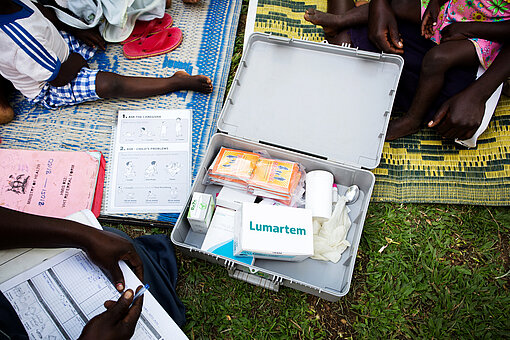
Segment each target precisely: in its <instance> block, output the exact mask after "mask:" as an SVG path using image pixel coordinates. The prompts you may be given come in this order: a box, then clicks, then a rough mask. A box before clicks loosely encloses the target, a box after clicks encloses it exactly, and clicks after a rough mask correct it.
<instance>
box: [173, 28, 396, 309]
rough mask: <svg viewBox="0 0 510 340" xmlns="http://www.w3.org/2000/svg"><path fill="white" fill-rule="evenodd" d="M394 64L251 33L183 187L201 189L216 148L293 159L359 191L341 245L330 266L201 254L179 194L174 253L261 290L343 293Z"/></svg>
mask: <svg viewBox="0 0 510 340" xmlns="http://www.w3.org/2000/svg"><path fill="white" fill-rule="evenodd" d="M402 66H403V60H402V58H401V57H400V56H397V55H389V54H384V53H383V54H378V53H371V52H365V51H361V50H358V49H354V48H350V47H340V46H332V45H329V44H323V43H315V42H308V41H302V40H294V39H288V38H282V37H277V36H272V35H267V34H261V33H255V34H252V35H251V36H250V38H249V40H248V45H247V48H246V49H245V53H244V55H243V58H242V59H241V62H240V64H239V68H238V70H237V73H236V76H235V78H234V81H233V83H232V87H231V89H230V92H229V94H228V97H227V99H226V102H225V105H224V107H223V110H222V112H221V115H220V117H219V119H218V130H219V132H218V133H216V134H215V135H214V136H213V137H212V138H211V141H210V144H209V146H208V149H207V152H206V155H205V157H204V159H203V162H202V164H201V167H200V170H199V172H198V175H197V177H196V179H195V183H194V185H193V188H192V192H195V191H199V192H204V191H206V189H207V190H210V189H211V188H206V186H205V185H204V184H202V180H203V178H204V176H205V175H206V173H207V169H208V168H209V166H210V165H211V163H212V162H213V160H214V158H215V156H216V154H217V153H218V151H219V150H220V148H221V147H222V146H224V147H228V148H234V149H241V150H247V151H259V150H264V151H266V152H268V153H269V154H270V156H271V157H273V158H279V159H285V160H290V161H295V162H299V163H301V164H302V165H303V166H304V167H305V168H306V171H311V170H327V171H330V172H331V173H332V174H333V175H334V177H335V183H337V185H338V192H339V193H340V194H343V193H344V192H345V190H346V189H347V187H348V186H350V185H353V184H356V185H358V186H359V187H360V189H361V193H360V197H359V199H358V200H357V201H356V203H355V204H353V205H351V206H350V208H351V212H350V214H349V215H350V217H351V220H352V222H353V223H352V226H351V228H350V231H349V233H348V235H347V240H348V241H349V242H350V243H351V246H350V247H349V248H347V250H346V251H345V252H344V253H343V254H342V257H341V259H340V261H339V262H338V263H331V262H324V261H318V260H313V259H307V260H305V261H303V262H296V263H290V262H284V261H275V260H262V259H256V260H255V262H254V264H253V265H252V266H247V265H246V264H242V263H240V262H237V261H234V260H232V259H229V258H225V257H222V256H218V255H214V254H211V253H209V252H206V251H203V250H201V249H200V246H201V244H202V242H203V239H204V236H205V235H204V234H198V233H194V232H193V231H192V230H191V228H190V225H189V223H188V221H187V220H186V213H187V211H188V208H189V201H188V204H187V206H186V207H185V210H184V211H183V213H182V214H181V216H180V218H179V219H178V220H177V223H176V225H175V227H174V229H173V231H172V234H171V239H172V242H173V243H174V244H176V245H177V246H178V247H180V249H181V250H182V251H183V252H184V253H187V254H189V255H191V256H193V257H197V258H201V259H205V260H207V261H210V262H213V263H218V264H220V265H223V266H225V267H226V268H227V270H228V272H229V275H230V276H232V277H234V278H236V279H240V280H244V281H246V282H249V283H252V284H255V285H259V286H262V287H265V288H267V289H272V290H278V288H279V286H281V285H283V286H287V287H291V288H295V289H298V290H301V291H304V292H307V293H311V294H314V295H317V296H319V297H321V298H324V299H326V300H330V301H336V300H338V299H339V298H340V297H342V296H344V295H345V294H347V292H348V291H349V287H350V285H351V278H352V274H353V270H354V263H355V260H356V254H357V251H358V246H359V242H360V238H361V233H362V230H363V223H364V221H365V216H366V213H367V210H368V205H369V202H370V196H371V194H372V190H373V187H374V183H375V176H374V175H373V174H372V172H370V171H369V170H368V169H374V168H376V167H377V166H378V164H379V161H380V158H381V152H382V148H383V144H384V138H385V135H386V129H387V126H388V122H389V118H390V112H391V109H392V105H393V100H394V96H395V92H396V90H397V85H398V81H399V78H400V73H401V71H402ZM190 197H191V195H190Z"/></svg>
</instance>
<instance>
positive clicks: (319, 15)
mask: <svg viewBox="0 0 510 340" xmlns="http://www.w3.org/2000/svg"><path fill="white" fill-rule="evenodd" d="M391 6H392V8H393V11H394V12H395V16H396V17H397V18H399V19H402V20H406V21H410V22H414V23H417V24H420V22H421V20H420V4H419V2H418V1H416V0H393V1H392V2H391ZM305 20H307V21H309V22H311V23H312V24H315V25H320V26H322V28H323V29H324V33H325V35H326V39H327V40H328V42H329V43H331V44H336V45H340V44H341V43H345V42H346V43H350V42H351V41H350V36H349V32H348V31H347V29H349V28H351V27H353V26H360V25H366V24H367V23H368V6H366V5H361V6H359V7H354V2H353V0H328V13H324V12H321V11H318V10H315V9H313V8H311V9H308V10H307V11H306V13H305Z"/></svg>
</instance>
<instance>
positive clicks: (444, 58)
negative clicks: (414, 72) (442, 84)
mask: <svg viewBox="0 0 510 340" xmlns="http://www.w3.org/2000/svg"><path fill="white" fill-rule="evenodd" d="M450 66H451V65H450V59H449V57H448V54H447V53H446V51H444V50H443V49H441V48H439V45H438V46H435V47H433V48H432V49H430V50H429V51H428V52H427V53H426V54H425V57H423V62H422V64H421V72H422V74H426V75H435V74H444V73H445V72H446V71H447V70H448V69H449V68H450Z"/></svg>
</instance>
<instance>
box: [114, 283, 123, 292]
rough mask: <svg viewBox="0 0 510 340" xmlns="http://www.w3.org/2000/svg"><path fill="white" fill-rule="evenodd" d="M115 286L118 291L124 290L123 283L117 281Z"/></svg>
mask: <svg viewBox="0 0 510 340" xmlns="http://www.w3.org/2000/svg"><path fill="white" fill-rule="evenodd" d="M115 287H117V290H118V291H120V292H121V291H123V290H124V285H123V284H122V282H119V283H117V284H116V285H115Z"/></svg>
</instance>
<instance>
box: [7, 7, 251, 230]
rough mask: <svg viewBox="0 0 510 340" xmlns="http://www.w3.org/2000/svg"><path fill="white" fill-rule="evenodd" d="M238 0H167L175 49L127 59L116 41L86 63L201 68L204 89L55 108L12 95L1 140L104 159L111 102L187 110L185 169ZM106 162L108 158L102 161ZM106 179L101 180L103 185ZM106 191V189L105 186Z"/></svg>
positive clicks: (211, 119) (128, 70) (223, 59)
mask: <svg viewBox="0 0 510 340" xmlns="http://www.w3.org/2000/svg"><path fill="white" fill-rule="evenodd" d="M241 4H242V0H229V1H225V0H201V1H200V2H199V3H198V4H196V5H184V4H183V3H182V1H173V3H172V8H171V10H170V11H169V13H170V15H171V16H172V17H173V19H174V26H177V27H179V28H180V29H181V30H182V31H183V36H184V38H183V42H182V44H181V46H179V47H178V48H177V49H176V50H174V51H172V52H170V53H168V54H165V55H162V56H157V57H152V58H146V59H140V60H128V59H126V58H125V57H124V56H123V55H122V46H120V45H117V44H109V45H108V47H107V51H106V53H103V52H99V53H98V54H97V55H96V56H95V57H94V58H93V60H92V62H91V63H90V65H91V67H92V68H98V69H101V70H104V71H113V72H117V73H120V74H123V75H132V76H156V77H163V76H171V75H172V74H173V73H174V72H176V71H178V70H184V71H186V72H188V73H190V74H204V75H207V76H209V77H210V78H211V79H212V81H213V85H214V91H213V93H212V94H210V95H204V94H200V93H196V92H175V93H172V94H168V95H163V96H157V97H153V98H148V99H143V100H140V99H138V100H124V99H123V100H102V101H97V102H89V103H85V104H80V105H77V106H72V107H65V108H60V109H58V110H46V109H44V108H42V107H33V106H32V105H29V104H28V103H27V102H26V101H25V100H23V98H22V96H21V95H19V94H17V95H15V96H14V98H13V105H14V109H15V112H16V118H15V120H14V121H13V122H12V123H9V124H7V125H5V126H0V137H1V139H2V141H1V143H0V147H1V148H19V149H40V150H91V149H92V150H99V151H101V152H103V154H104V155H105V157H106V159H107V161H108V158H109V150H110V142H111V134H112V129H113V126H114V125H115V124H116V121H115V120H116V116H117V111H118V110H121V109H123V110H137V109H138V110H139V109H167V108H175V109H183V108H188V109H192V110H193V176H195V175H196V173H197V172H198V169H199V165H200V162H201V160H202V157H203V155H204V154H205V150H206V148H207V145H208V143H209V139H210V137H211V136H212V134H213V133H214V131H215V125H216V118H217V116H218V115H219V112H220V110H221V106H222V103H223V97H224V94H225V89H226V84H227V78H228V73H229V70H230V61H231V58H232V52H233V47H234V40H235V36H236V33H237V23H238V20H239V15H240V12H241ZM107 169H108V163H107ZM106 187H107V185H105V188H106ZM105 194H106V195H107V190H106V189H105ZM120 216H122V217H125V218H137V219H145V220H157V221H169V222H175V220H176V218H177V217H178V214H123V215H120Z"/></svg>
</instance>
